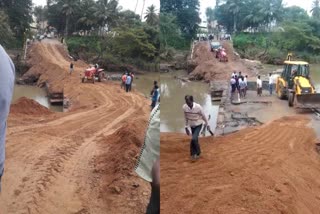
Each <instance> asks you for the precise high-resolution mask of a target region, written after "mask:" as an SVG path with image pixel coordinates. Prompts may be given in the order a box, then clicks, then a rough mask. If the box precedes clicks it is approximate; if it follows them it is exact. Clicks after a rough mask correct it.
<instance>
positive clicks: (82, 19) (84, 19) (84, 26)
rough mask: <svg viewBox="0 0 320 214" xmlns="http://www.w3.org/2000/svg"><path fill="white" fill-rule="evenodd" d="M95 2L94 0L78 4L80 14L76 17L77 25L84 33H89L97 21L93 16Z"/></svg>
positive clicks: (84, 0)
mask: <svg viewBox="0 0 320 214" xmlns="http://www.w3.org/2000/svg"><path fill="white" fill-rule="evenodd" d="M95 9H96V8H95V2H94V0H83V1H81V3H80V12H81V13H79V14H78V15H79V17H78V21H77V23H78V24H79V25H80V26H78V27H79V29H81V30H84V31H86V32H88V31H90V30H91V29H92V28H94V27H95V26H96V25H97V19H96V17H95V16H94V13H95V12H96V11H95Z"/></svg>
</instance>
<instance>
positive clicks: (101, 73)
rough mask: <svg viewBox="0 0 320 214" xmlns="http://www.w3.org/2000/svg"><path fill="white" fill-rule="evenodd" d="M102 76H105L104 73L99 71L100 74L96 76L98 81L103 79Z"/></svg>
mask: <svg viewBox="0 0 320 214" xmlns="http://www.w3.org/2000/svg"><path fill="white" fill-rule="evenodd" d="M104 77H105V74H104V73H103V71H101V72H100V74H99V77H98V78H99V79H98V81H99V82H102V80H103V79H104Z"/></svg>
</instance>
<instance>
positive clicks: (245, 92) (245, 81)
mask: <svg viewBox="0 0 320 214" xmlns="http://www.w3.org/2000/svg"><path fill="white" fill-rule="evenodd" d="M244 83H245V84H246V88H245V90H244V96H246V95H247V90H248V75H245V77H244Z"/></svg>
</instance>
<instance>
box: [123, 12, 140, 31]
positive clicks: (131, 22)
mask: <svg viewBox="0 0 320 214" xmlns="http://www.w3.org/2000/svg"><path fill="white" fill-rule="evenodd" d="M139 25H141V20H140V16H139V15H137V14H136V13H134V12H133V11H131V10H125V11H120V12H119V16H118V21H117V26H119V27H120V26H127V27H134V26H139Z"/></svg>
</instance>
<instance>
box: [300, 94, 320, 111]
mask: <svg viewBox="0 0 320 214" xmlns="http://www.w3.org/2000/svg"><path fill="white" fill-rule="evenodd" d="M296 107H297V108H310V109H320V94H302V95H297V96H296Z"/></svg>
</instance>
